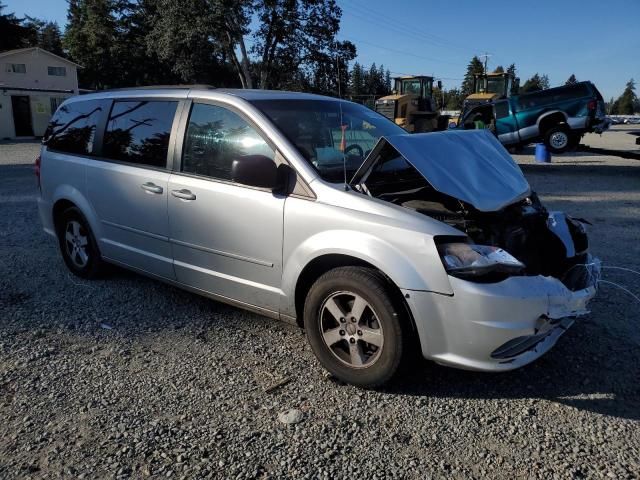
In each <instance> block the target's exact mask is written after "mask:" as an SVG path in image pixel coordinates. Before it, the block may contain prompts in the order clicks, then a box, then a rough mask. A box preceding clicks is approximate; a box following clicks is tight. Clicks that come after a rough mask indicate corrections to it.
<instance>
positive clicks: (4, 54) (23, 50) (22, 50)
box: [0, 47, 82, 68]
mask: <svg viewBox="0 0 640 480" xmlns="http://www.w3.org/2000/svg"><path fill="white" fill-rule="evenodd" d="M32 51H36V52H38V53H46V54H47V55H51V56H52V57H54V58H57V59H58V60H60V61H62V62H66V63H70V64H71V65H75V66H76V67H78V68H82V65H79V64H77V63H76V62H72V61H71V60H69V59H68V58H64V57H61V56H60V55H56V54H55V53H51V52H50V51H48V50H44V49H42V48H40V47H29V48H18V49H15V50H6V51H4V52H0V58H2V57H8V56H10V55H16V54H18V53H27V52H32Z"/></svg>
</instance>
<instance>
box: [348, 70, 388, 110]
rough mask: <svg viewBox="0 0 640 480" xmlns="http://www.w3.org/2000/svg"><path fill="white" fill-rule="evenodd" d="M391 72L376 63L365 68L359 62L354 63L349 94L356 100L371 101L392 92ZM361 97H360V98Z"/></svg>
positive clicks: (350, 75) (350, 76)
mask: <svg viewBox="0 0 640 480" xmlns="http://www.w3.org/2000/svg"><path fill="white" fill-rule="evenodd" d="M391 87H392V86H391V72H390V71H389V70H388V69H387V70H385V68H384V65H380V67H378V66H376V64H375V63H373V64H371V66H370V67H369V68H368V69H365V68H364V67H363V66H362V65H360V64H359V63H358V62H356V63H354V64H353V68H352V69H351V72H350V73H349V85H348V94H349V96H350V97H351V98H353V100H354V101H358V102H369V103H370V102H371V100H372V98H365V97H382V96H384V95H388V94H390V93H391ZM358 97H360V98H358Z"/></svg>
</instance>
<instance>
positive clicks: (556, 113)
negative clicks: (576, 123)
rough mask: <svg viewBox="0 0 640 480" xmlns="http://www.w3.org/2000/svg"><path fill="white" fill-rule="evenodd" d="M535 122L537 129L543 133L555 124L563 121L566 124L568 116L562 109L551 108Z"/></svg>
mask: <svg viewBox="0 0 640 480" xmlns="http://www.w3.org/2000/svg"><path fill="white" fill-rule="evenodd" d="M536 123H537V124H538V131H539V132H540V135H544V134H545V133H546V132H547V130H549V129H550V128H552V127H554V126H555V125H560V124H563V123H564V124H567V125H568V117H567V114H566V113H565V112H563V111H562V110H551V111H549V112H545V113H543V114H542V115H541V116H540V117H539V118H538V121H537V122H536Z"/></svg>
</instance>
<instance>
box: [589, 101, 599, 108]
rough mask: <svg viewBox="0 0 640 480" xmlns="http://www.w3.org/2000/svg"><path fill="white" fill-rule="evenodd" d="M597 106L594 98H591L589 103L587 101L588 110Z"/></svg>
mask: <svg viewBox="0 0 640 480" xmlns="http://www.w3.org/2000/svg"><path fill="white" fill-rule="evenodd" d="M597 106H598V102H596V101H595V100H591V101H590V102H589V103H587V108H588V109H589V110H595V109H596V107H597Z"/></svg>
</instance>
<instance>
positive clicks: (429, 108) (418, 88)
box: [375, 75, 448, 133]
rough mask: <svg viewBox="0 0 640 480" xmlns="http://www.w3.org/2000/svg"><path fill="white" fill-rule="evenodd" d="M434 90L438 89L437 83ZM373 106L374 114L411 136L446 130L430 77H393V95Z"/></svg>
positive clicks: (445, 122)
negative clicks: (382, 116) (381, 116)
mask: <svg viewBox="0 0 640 480" xmlns="http://www.w3.org/2000/svg"><path fill="white" fill-rule="evenodd" d="M438 88H442V82H440V81H438ZM375 106H376V108H375V110H376V112H378V113H380V114H381V115H384V116H385V117H387V118H388V119H389V120H392V121H394V122H395V123H396V124H397V125H400V126H401V127H402V128H404V129H405V130H406V131H408V132H411V133H421V132H433V131H434V130H444V129H445V128H447V120H448V118H444V117H442V116H441V115H440V113H439V112H438V109H437V108H436V102H435V100H434V99H433V77H428V76H425V75H415V76H405V77H396V78H394V88H393V93H392V94H391V95H387V96H385V97H382V98H379V99H378V100H376V105H375Z"/></svg>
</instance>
